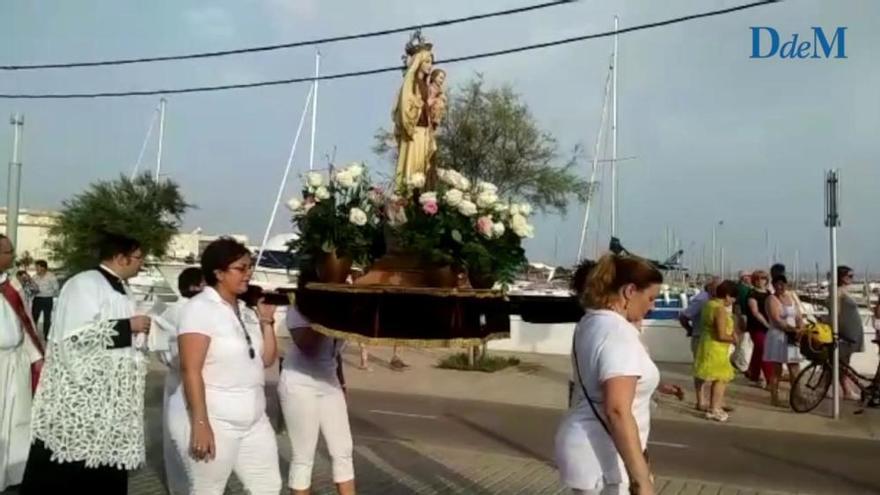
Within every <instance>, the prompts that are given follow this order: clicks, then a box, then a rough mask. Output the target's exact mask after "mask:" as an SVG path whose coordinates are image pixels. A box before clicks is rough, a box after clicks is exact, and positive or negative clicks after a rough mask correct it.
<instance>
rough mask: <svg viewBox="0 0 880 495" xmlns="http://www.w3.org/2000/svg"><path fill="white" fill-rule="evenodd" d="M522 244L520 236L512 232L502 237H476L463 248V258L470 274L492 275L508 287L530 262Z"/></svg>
mask: <svg viewBox="0 0 880 495" xmlns="http://www.w3.org/2000/svg"><path fill="white" fill-rule="evenodd" d="M521 244H522V243H521V239H520V238H519V236H517V235H516V234H515V233H513V232H512V231H510V230H508V231H505V232H504V234H503V235H501V236H500V237H493V238H486V237H484V236H481V235H476V236H474V237H473V238H472V239H471V240H469V241H468V242H466V243H464V245H463V246H462V249H461V258H462V260H463V261H464V265H465V266H466V267H467V270H468V272H469V273H471V274H479V275H490V276H491V277H492V278H493V279H494V280H495V281H497V282H501V283H502V284H503V285H505V286H506V285H507V284H510V283H511V282H513V280H514V279H515V278H516V276H517V274H519V273H520V272H521V271H522V269H523V267H524V266H525V265H526V263H527V262H528V260H527V259H526V252H525V250H524V249H523V248H522V245H521Z"/></svg>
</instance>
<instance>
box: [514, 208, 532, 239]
mask: <svg viewBox="0 0 880 495" xmlns="http://www.w3.org/2000/svg"><path fill="white" fill-rule="evenodd" d="M510 228H511V229H512V230H513V233H514V234H516V235H518V236H520V237H532V236H533V235H535V229H534V227H532V226H531V225H529V222H528V220H526V217H524V216H522V215H520V214H518V213H517V214H516V215H514V216H513V217H512V218H511V219H510Z"/></svg>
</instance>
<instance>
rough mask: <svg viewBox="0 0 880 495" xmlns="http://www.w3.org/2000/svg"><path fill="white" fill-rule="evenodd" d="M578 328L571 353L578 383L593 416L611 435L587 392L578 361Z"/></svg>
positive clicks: (573, 337) (572, 340)
mask: <svg viewBox="0 0 880 495" xmlns="http://www.w3.org/2000/svg"><path fill="white" fill-rule="evenodd" d="M577 334H578V332H577V330H575V332H574V335H572V338H571V355H572V356H573V357H574V370H575V374H577V379H578V383H579V384H580V386H581V391H583V393H584V398H586V399H587V403H589V404H590V409H592V410H593V416H595V417H596V419H597V420H599V423H600V424H601V425H602V428H603V429H604V430H605V432H606V433H608V435H611V430H610V429H608V425H607V424H606V423H605V420H604V419H602V415H601V414H599V410H598V409H597V408H596V404H595V403H593V399H591V398H590V394H589V393H587V387H586V385H584V379H583V378H582V377H581V366H580V364H579V363H578V357H577Z"/></svg>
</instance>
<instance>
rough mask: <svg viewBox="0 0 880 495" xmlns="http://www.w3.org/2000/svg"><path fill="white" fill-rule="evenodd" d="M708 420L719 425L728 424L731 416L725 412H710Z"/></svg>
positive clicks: (707, 414) (707, 415)
mask: <svg viewBox="0 0 880 495" xmlns="http://www.w3.org/2000/svg"><path fill="white" fill-rule="evenodd" d="M706 419H709V420H712V421H717V422H719V423H726V422H727V420H728V419H730V416H728V414H727V413H726V412H724V411H708V412H707V413H706Z"/></svg>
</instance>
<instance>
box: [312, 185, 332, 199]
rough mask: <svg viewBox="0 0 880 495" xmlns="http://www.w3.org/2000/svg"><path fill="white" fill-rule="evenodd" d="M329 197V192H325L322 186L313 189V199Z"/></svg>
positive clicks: (325, 189)
mask: <svg viewBox="0 0 880 495" xmlns="http://www.w3.org/2000/svg"><path fill="white" fill-rule="evenodd" d="M329 197H330V191H328V190H327V188H326V187H324V186H319V187H318V188H317V189H315V198H317V199H318V200H324V199H328V198H329Z"/></svg>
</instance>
